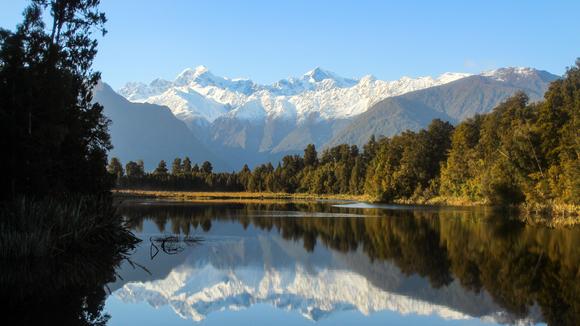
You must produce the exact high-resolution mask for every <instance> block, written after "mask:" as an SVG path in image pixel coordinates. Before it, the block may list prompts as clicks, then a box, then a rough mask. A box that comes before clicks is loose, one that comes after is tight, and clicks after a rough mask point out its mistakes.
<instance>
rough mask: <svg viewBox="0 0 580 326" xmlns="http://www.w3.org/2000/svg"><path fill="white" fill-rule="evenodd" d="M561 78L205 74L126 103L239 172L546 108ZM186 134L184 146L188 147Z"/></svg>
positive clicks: (124, 91) (140, 87)
mask: <svg viewBox="0 0 580 326" xmlns="http://www.w3.org/2000/svg"><path fill="white" fill-rule="evenodd" d="M556 78H558V76H555V75H552V74H550V73H548V72H545V71H540V70H536V69H533V68H502V69H497V70H492V71H487V72H484V73H482V74H480V75H470V74H465V73H445V74H442V75H441V76H438V77H419V78H409V77H402V78H401V79H399V80H395V81H383V80H378V79H376V78H374V77H373V76H370V75H369V76H364V77H362V78H360V79H353V78H345V77H341V76H338V75H337V74H335V73H332V72H330V71H327V70H324V69H322V68H315V69H313V70H311V71H309V72H307V73H305V74H304V75H302V76H300V77H290V78H287V79H282V80H280V81H278V82H276V83H273V84H270V85H261V84H258V83H255V82H253V81H252V80H250V79H241V78H237V79H231V78H226V77H219V76H216V75H214V74H212V73H211V72H210V71H209V70H208V69H207V68H206V67H204V66H199V67H197V68H195V69H186V70H184V71H183V72H182V73H180V74H179V75H178V76H177V77H176V78H175V79H174V80H173V81H167V80H162V79H156V80H154V81H152V82H151V83H149V84H144V83H138V82H137V83H135V82H133V83H128V84H126V85H125V86H124V87H123V88H121V89H120V90H119V93H120V94H121V95H123V96H124V97H125V98H127V99H128V100H129V101H132V102H135V103H151V104H157V105H162V106H166V107H167V108H169V110H170V111H171V113H173V115H174V116H175V117H176V118H177V119H179V120H181V121H183V123H184V124H185V125H186V126H187V128H188V129H189V132H190V135H189V136H187V137H189V138H191V139H192V142H193V143H194V144H197V145H196V146H198V145H199V144H200V143H201V144H203V145H205V147H206V148H211V149H212V150H213V152H214V153H215V154H216V155H217V156H220V157H225V156H227V158H228V162H229V163H230V165H231V166H232V167H234V168H240V167H241V166H242V165H243V164H244V163H248V164H249V165H250V166H252V165H255V164H258V163H263V162H266V161H273V162H276V161H278V160H279V159H280V158H281V157H282V156H284V155H287V154H295V153H301V152H302V150H303V149H304V147H305V146H306V145H307V144H309V143H313V144H315V145H316V146H317V147H318V148H322V147H325V146H329V145H336V144H339V143H351V144H357V145H361V144H363V143H364V142H366V141H367V140H368V138H369V137H370V136H371V135H376V136H380V135H385V136H390V135H393V134H396V133H399V132H402V131H404V130H406V129H411V130H417V129H420V128H422V127H425V126H426V125H427V124H428V123H429V122H430V121H431V120H432V119H434V118H439V119H442V120H447V121H450V122H452V123H457V122H459V121H461V120H463V119H466V118H468V117H471V116H473V115H474V114H476V113H485V112H489V111H490V110H491V109H493V107H495V106H496V105H497V104H499V103H500V102H501V101H502V100H504V99H505V98H507V97H509V96H510V95H512V94H513V93H515V92H516V91H519V90H521V91H524V92H526V93H527V94H528V95H529V96H530V98H531V100H538V99H540V98H541V97H542V95H543V93H544V92H545V90H546V88H547V86H548V83H549V82H551V81H553V80H554V79H556ZM114 120H115V119H113V121H114ZM134 121H135V122H137V121H138V117H136V120H134ZM178 129H181V128H178ZM169 132H171V131H169ZM180 133H181V136H179V137H178V138H180V139H182V140H180V141H185V140H184V138H187V137H186V136H184V134H183V132H182V131H180ZM114 141H115V140H114ZM117 152H118V153H120V152H122V150H121V149H119V150H117ZM168 152H169V151H168ZM180 153H181V152H180ZM167 154H168V155H169V153H167ZM179 155H181V154H177V153H176V154H174V155H173V156H172V157H167V158H165V159H166V160H167V159H171V158H173V157H176V156H179ZM189 155H190V156H192V155H193V154H189ZM158 156H159V155H158ZM157 161H158V160H157Z"/></svg>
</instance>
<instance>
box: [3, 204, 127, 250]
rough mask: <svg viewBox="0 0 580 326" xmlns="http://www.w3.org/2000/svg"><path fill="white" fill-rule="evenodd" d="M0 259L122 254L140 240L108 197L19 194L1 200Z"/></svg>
mask: <svg viewBox="0 0 580 326" xmlns="http://www.w3.org/2000/svg"><path fill="white" fill-rule="evenodd" d="M0 216H1V218H0V258H2V259H21V258H35V257H36V258H47V257H56V256H59V255H74V254H80V255H94V254H98V253H99V252H103V251H106V252H109V253H110V251H111V250H113V251H116V252H117V253H121V252H124V251H126V250H127V248H128V247H132V246H134V245H135V244H136V243H137V242H138V239H137V238H136V237H135V236H134V235H133V234H132V233H131V231H130V230H129V229H128V228H127V227H126V226H125V223H124V221H123V219H122V218H121V216H120V215H118V214H117V213H116V210H115V208H114V207H113V205H112V203H111V200H110V199H109V198H107V197H86V196H67V197H64V198H47V199H30V198H25V197H22V198H19V199H15V200H12V201H9V202H4V203H2V204H0Z"/></svg>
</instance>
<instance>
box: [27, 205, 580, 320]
mask: <svg viewBox="0 0 580 326" xmlns="http://www.w3.org/2000/svg"><path fill="white" fill-rule="evenodd" d="M120 212H121V214H122V215H123V216H124V217H125V218H126V219H127V221H128V223H129V224H130V226H131V228H132V229H133V231H134V232H135V234H136V235H137V236H138V237H139V238H141V239H142V240H143V241H142V242H141V243H140V244H139V246H138V247H137V248H136V249H135V250H134V251H133V252H131V253H130V256H129V260H128V261H124V262H123V263H121V265H120V266H118V267H117V269H116V277H114V278H111V281H110V282H109V283H108V284H106V291H105V292H104V294H100V295H98V296H96V297H95V298H94V299H91V300H84V301H87V302H89V305H88V306H89V307H92V306H91V305H90V303H91V302H94V307H93V308H90V309H88V311H89V314H90V313H94V314H95V316H100V317H104V318H103V320H104V321H105V322H106V323H107V324H108V325H227V324H241V325H280V326H281V325H313V324H316V325H379V324H380V325H384V324H390V325H393V324H394V325H424V324H430V325H440V324H441V325H442V324H451V325H479V324H485V325H493V324H514V323H515V324H543V323H548V324H553V325H574V324H575V325H578V324H580V299H579V298H580V282H578V280H579V279H580V278H579V275H580V267H579V266H580V265H579V262H580V251H579V250H578V248H580V229H579V228H568V229H550V228H545V227H540V226H527V225H524V224H522V223H521V222H519V221H517V220H515V219H513V218H511V217H510V213H509V212H502V211H493V210H491V209H483V208H479V209H478V208H468V209H452V208H429V207H405V206H391V205H383V206H381V205H377V206H375V205H368V204H350V203H344V202H332V201H326V202H311V203H288V202H286V203H285V202H261V201H254V202H247V203H235V202H199V203H182V202H163V201H139V200H133V201H126V202H125V203H124V204H123V205H121V207H120ZM115 279H116V280H115ZM43 287H44V285H43V284H38V289H37V293H39V295H42V292H43ZM91 293H92V292H91ZM89 297H91V296H89ZM23 304H26V303H23ZM61 304H62V301H61ZM56 305H57V304H53V305H51V307H53V308H51V309H60V308H54V306H56ZM29 309H30V308H29ZM47 309H48V308H47ZM67 309H68V308H67ZM71 309H72V308H71ZM69 310H70V309H69ZM69 310H66V311H64V310H63V312H59V313H68V312H67V311H69ZM73 310H74V309H73ZM70 311H72V310H70ZM74 311H76V310H74ZM84 313H85V312H84ZM95 324H96V323H95Z"/></svg>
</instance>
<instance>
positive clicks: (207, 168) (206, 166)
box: [201, 161, 213, 174]
mask: <svg viewBox="0 0 580 326" xmlns="http://www.w3.org/2000/svg"><path fill="white" fill-rule="evenodd" d="M212 171H213V166H212V165H211V163H210V162H209V161H205V162H203V163H202V164H201V173H205V174H210V173H211V172H212Z"/></svg>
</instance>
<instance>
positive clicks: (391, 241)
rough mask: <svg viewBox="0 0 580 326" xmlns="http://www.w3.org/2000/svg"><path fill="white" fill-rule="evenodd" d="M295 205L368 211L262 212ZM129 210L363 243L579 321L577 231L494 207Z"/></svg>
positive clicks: (311, 243) (443, 281) (185, 226)
mask: <svg viewBox="0 0 580 326" xmlns="http://www.w3.org/2000/svg"><path fill="white" fill-rule="evenodd" d="M291 210H298V211H302V212H327V213H350V214H365V215H367V216H366V217H364V218H361V217H331V218H329V217H315V216H299V217H288V216H276V214H270V215H269V216H264V215H268V214H264V213H265V212H268V211H272V212H274V211H291ZM123 213H124V215H125V216H126V217H128V218H129V220H130V221H131V223H133V225H134V226H135V227H139V226H140V225H141V224H142V222H143V218H151V219H153V220H154V221H155V222H156V223H157V224H158V225H162V226H164V225H166V224H167V223H168V222H170V224H171V227H172V228H173V231H174V232H176V233H186V234H187V233H188V232H191V231H192V230H195V229H197V228H200V229H204V230H207V229H209V228H210V227H211V221H212V220H220V221H231V222H236V223H241V224H242V225H243V226H244V227H247V226H248V225H253V226H254V227H257V228H260V229H264V230H272V229H275V230H277V231H278V232H279V233H280V235H281V236H282V237H283V238H285V239H292V240H295V241H298V240H300V241H302V243H303V245H304V248H305V249H306V250H308V251H312V250H313V249H314V247H315V246H316V244H317V243H321V244H323V245H324V246H326V247H328V248H331V249H334V250H337V251H341V252H347V251H353V250H357V249H359V248H361V249H362V250H363V251H364V252H365V254H366V255H367V256H368V257H369V258H370V259H372V260H389V261H392V262H394V263H395V264H396V265H397V266H398V267H399V268H400V270H401V271H402V272H404V273H406V274H407V275H411V274H415V273H416V274H419V275H421V276H423V277H426V278H428V279H429V280H430V282H431V285H432V286H433V287H441V286H445V285H447V284H449V283H450V282H451V281H452V279H453V278H456V279H458V281H459V282H460V283H461V284H462V285H463V286H464V287H465V288H467V289H470V290H472V291H475V292H479V291H481V290H483V289H485V290H486V291H488V292H489V293H490V294H491V295H492V297H493V298H494V299H495V301H496V302H497V303H498V304H500V305H501V306H502V307H504V308H505V309H506V310H508V311H510V312H511V313H514V314H516V315H519V316H525V315H526V314H527V311H528V307H529V306H531V305H533V304H534V303H537V304H539V306H540V308H541V309H542V312H543V314H544V317H545V319H546V321H548V322H549V323H550V324H558V325H560V324H579V323H580V310H579V309H580V304H579V302H578V300H577V298H580V284H579V282H578V279H579V276H580V268H579V266H580V265H579V262H580V253H578V252H577V248H579V247H580V246H579V245H580V230H578V229H562V230H551V229H546V228H540V227H529V226H524V225H522V224H520V223H519V222H514V221H509V219H506V218H504V217H498V214H503V213H496V212H484V211H481V212H478V211H469V210H468V211H456V210H441V211H438V212H436V211H429V210H425V211H421V210H418V211H411V210H399V211H397V210H391V211H387V210H360V209H358V210H355V209H344V208H336V207H331V206H329V205H324V204H322V205H321V204H247V205H243V204H225V205H209V204H206V205H171V206H170V205H147V206H139V205H135V206H130V207H126V208H125V209H124V212H123ZM306 215H307V214H306ZM204 226H205V227H204Z"/></svg>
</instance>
